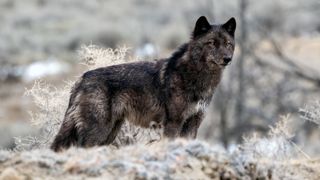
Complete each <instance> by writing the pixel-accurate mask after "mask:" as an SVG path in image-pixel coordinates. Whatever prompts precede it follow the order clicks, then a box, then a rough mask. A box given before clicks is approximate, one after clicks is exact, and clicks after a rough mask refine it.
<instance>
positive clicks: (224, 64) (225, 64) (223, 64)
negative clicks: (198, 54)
mask: <svg viewBox="0 0 320 180" xmlns="http://www.w3.org/2000/svg"><path fill="white" fill-rule="evenodd" d="M229 64H231V62H228V63H222V64H221V65H222V66H228V65H229Z"/></svg>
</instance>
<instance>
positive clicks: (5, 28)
mask: <svg viewBox="0 0 320 180" xmlns="http://www.w3.org/2000/svg"><path fill="white" fill-rule="evenodd" d="M201 15H205V16H207V18H208V19H209V21H210V22H212V23H218V24H219V23H224V22H226V21H227V20H228V19H229V18H230V17H235V18H236V20H237V25H238V26H237V30H236V45H237V47H236V52H235V56H234V59H233V62H232V64H231V65H230V66H229V67H227V68H226V72H225V74H224V77H223V79H222V83H221V84H220V86H219V88H218V90H217V91H216V93H215V95H214V99H213V102H212V103H211V106H210V108H209V109H208V111H207V114H208V115H207V117H206V119H205V121H204V122H203V124H202V125H201V130H200V134H199V136H200V138H202V139H206V140H207V141H209V142H212V143H221V144H222V145H224V146H225V147H230V146H232V145H233V144H235V143H239V142H241V141H242V136H245V135H248V134H251V133H252V132H258V133H261V134H264V133H267V131H268V129H269V126H270V125H273V124H274V123H275V122H276V121H277V120H279V118H280V116H281V115H287V114H290V119H292V127H294V129H295V130H296V131H295V136H294V137H293V141H294V142H295V143H297V144H298V145H299V146H301V147H302V148H303V149H304V150H305V151H306V152H307V153H311V154H319V153H320V130H319V127H318V126H317V125H316V124H315V123H313V122H309V121H305V120H303V118H301V110H300V109H301V108H304V107H305V106H306V105H308V104H312V103H314V102H315V101H317V100H320V71H319V68H320V21H319V17H320V1H318V0H307V1H306V0H283V1H278V0H260V1H254V0H224V1H218V0H197V1H191V0H176V1H172V0H161V1H159V0H90V1H79V0H55V1H50V0H24V1H21V0H0V137H1V139H0V147H1V148H7V149H12V148H14V138H13V137H16V136H26V135H30V134H36V130H35V128H34V127H32V126H31V125H30V123H29V120H30V115H29V113H28V112H29V111H34V110H36V107H35V105H34V104H33V103H32V100H31V99H30V98H29V97H27V96H24V92H25V90H26V88H30V87H31V86H32V85H33V83H34V80H36V79H39V78H41V79H45V81H47V82H49V83H51V84H54V85H56V86H57V87H59V86H60V85H61V84H62V82H63V81H65V80H68V79H75V78H76V77H75V75H76V74H77V73H79V72H81V67H80V66H79V65H78V64H79V57H78V54H77V53H78V50H79V49H80V47H81V45H82V44H86V45H89V44H94V45H98V46H100V47H105V48H108V47H111V48H116V47H118V46H122V45H126V46H128V47H130V51H129V54H130V55H132V56H137V57H139V58H141V59H148V60H153V59H157V58H164V57H168V56H170V53H171V52H172V51H173V50H174V49H175V48H177V47H178V46H179V45H180V44H182V43H184V42H187V41H188V39H189V38H190V34H191V32H192V30H193V27H194V24H195V21H196V20H197V18H198V17H199V16H201ZM66 101H67V100H66Z"/></svg>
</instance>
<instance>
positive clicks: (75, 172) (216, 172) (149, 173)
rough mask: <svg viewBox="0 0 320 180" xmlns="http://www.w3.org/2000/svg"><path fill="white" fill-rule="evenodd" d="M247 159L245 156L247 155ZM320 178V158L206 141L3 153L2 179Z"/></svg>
mask: <svg viewBox="0 0 320 180" xmlns="http://www.w3.org/2000/svg"><path fill="white" fill-rule="evenodd" d="M242 156H243V157H242ZM100 178H104V179H320V159H318V160H299V159H287V160H281V161H279V160H273V159H263V158H257V159H251V158H246V156H245V155H244V154H243V152H241V149H239V150H236V151H234V152H232V153H228V152H226V151H225V150H224V149H223V148H222V147H219V146H215V145H209V144H207V143H205V142H202V141H198V140H197V141H185V140H176V141H172V142H167V141H161V142H155V143H153V144H151V145H138V144H137V145H132V146H127V147H122V148H120V149H117V148H115V147H97V148H91V149H76V148H72V149H69V150H67V151H65V152H61V153H54V152H52V151H50V150H48V149H42V150H33V151H25V152H8V151H1V152H0V179H1V180H3V179H11V180H23V179H100Z"/></svg>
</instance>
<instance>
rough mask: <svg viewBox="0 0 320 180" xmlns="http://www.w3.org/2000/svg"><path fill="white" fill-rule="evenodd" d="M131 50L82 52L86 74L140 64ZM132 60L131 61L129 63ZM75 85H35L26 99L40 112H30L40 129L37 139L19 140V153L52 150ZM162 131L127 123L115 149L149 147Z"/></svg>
mask: <svg viewBox="0 0 320 180" xmlns="http://www.w3.org/2000/svg"><path fill="white" fill-rule="evenodd" d="M127 50H128V48H126V47H120V48H118V49H110V48H109V49H102V48H99V47H97V46H94V45H89V46H83V47H82V48H81V50H80V51H79V56H80V59H81V64H82V65H85V66H86V70H92V69H96V68H99V67H105V66H110V65H115V64H120V63H126V62H132V61H136V59H133V58H128V57H127V56H126V52H127ZM127 59H129V60H127ZM74 82H75V81H65V82H64V83H65V85H64V86H63V87H62V88H57V87H55V86H53V85H51V84H49V83H46V82H45V81H43V80H41V79H40V80H37V81H35V83H34V85H33V87H32V88H31V89H27V90H26V93H25V95H26V96H29V97H31V98H32V100H33V102H34V104H35V105H36V107H37V111H35V112H30V115H31V123H32V124H33V125H34V126H35V127H37V128H38V129H39V136H37V137H32V136H30V137H23V138H22V137H18V138H16V149H17V150H30V149H35V148H46V147H48V146H49V145H50V144H51V142H52V140H53V138H54V136H55V135H56V133H57V132H58V130H59V128H60V125H61V123H62V120H63V118H64V113H65V110H66V108H67V105H68V99H69V96H70V89H71V87H72V85H73V84H74ZM160 134H161V132H160V130H150V129H141V128H138V127H135V126H133V125H131V124H129V123H128V122H125V123H124V125H123V127H122V129H121V131H120V132H119V134H118V136H117V138H116V139H115V141H114V143H113V144H114V145H116V146H122V145H127V144H132V143H137V142H141V143H148V142H152V141H154V140H157V139H159V138H160Z"/></svg>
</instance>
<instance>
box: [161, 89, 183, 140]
mask: <svg viewBox="0 0 320 180" xmlns="http://www.w3.org/2000/svg"><path fill="white" fill-rule="evenodd" d="M172 96H173V98H172V99H170V102H169V103H168V104H167V106H166V120H165V122H164V131H163V134H164V136H166V137H168V138H176V137H178V136H179V135H180V131H181V129H182V125H183V123H184V118H183V111H184V109H185V107H186V106H185V102H186V101H185V100H184V98H183V97H182V96H180V95H178V94H174V95H172Z"/></svg>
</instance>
